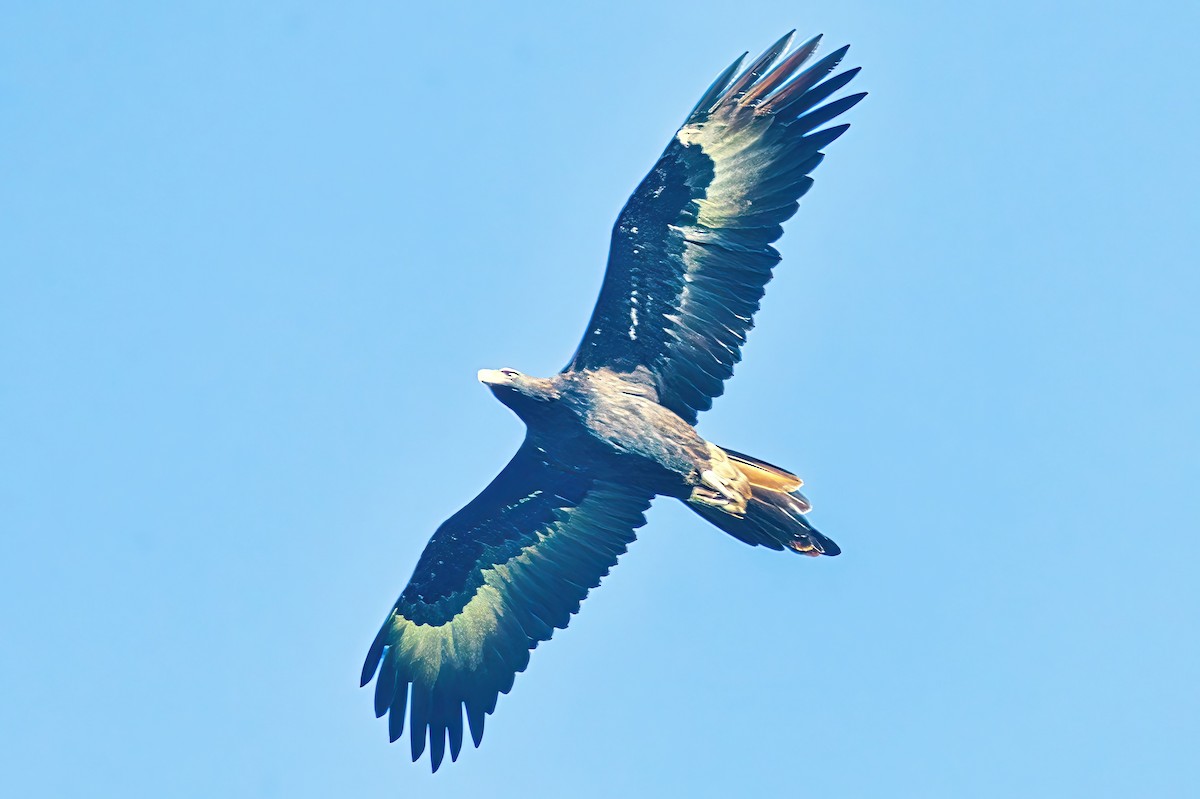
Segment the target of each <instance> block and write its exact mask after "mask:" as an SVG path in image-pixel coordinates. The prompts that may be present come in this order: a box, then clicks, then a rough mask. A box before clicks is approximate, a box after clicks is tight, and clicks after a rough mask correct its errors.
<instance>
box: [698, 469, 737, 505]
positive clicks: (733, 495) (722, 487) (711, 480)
mask: <svg viewBox="0 0 1200 799" xmlns="http://www.w3.org/2000/svg"><path fill="white" fill-rule="evenodd" d="M700 481H701V482H702V483H704V484H705V485H706V486H708V487H709V488H713V489H716V491H717V493H719V494H720V495H721V496H723V497H725V499H726V500H728V501H729V502H737V501H738V500H739V499H741V498H742V497H741V494H739V493H737V492H736V491H734V490H733V489H732V488H730V487H729V483H727V482H726V481H725V480H722V479H721V476H720V475H718V474H717V473H716V472H714V471H713V470H712V469H708V470H706V471H704V472H702V473H701V474H700Z"/></svg>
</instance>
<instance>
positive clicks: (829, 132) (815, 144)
mask: <svg viewBox="0 0 1200 799" xmlns="http://www.w3.org/2000/svg"><path fill="white" fill-rule="evenodd" d="M848 130H850V125H849V123H845V124H841V125H834V126H833V127H832V128H825V129H824V130H818V131H817V132H816V133H810V134H808V135H807V136H805V137H804V141H805V142H807V143H808V149H809V150H813V151H816V150H820V149H821V148H823V147H827V146H829V145H830V144H831V143H832V142H834V141H836V140H837V139H838V137H840V136H841V135H842V134H843V133H845V132H846V131H848Z"/></svg>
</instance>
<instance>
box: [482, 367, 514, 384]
mask: <svg viewBox="0 0 1200 799" xmlns="http://www.w3.org/2000/svg"><path fill="white" fill-rule="evenodd" d="M478 377H479V382H480V383H483V384H484V385H485V386H499V385H503V384H504V383H507V382H508V375H506V374H504V372H501V371H500V370H499V369H480V370H479V375H478Z"/></svg>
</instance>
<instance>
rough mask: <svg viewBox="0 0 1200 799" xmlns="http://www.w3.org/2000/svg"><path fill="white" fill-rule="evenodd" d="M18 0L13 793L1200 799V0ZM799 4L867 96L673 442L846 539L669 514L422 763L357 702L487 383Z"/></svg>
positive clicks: (6, 310)
mask: <svg viewBox="0 0 1200 799" xmlns="http://www.w3.org/2000/svg"><path fill="white" fill-rule="evenodd" d="M10 5H11V7H10V8H8V13H7V14H6V15H5V16H6V20H5V25H4V26H3V32H2V33H0V37H2V39H3V46H0V140H2V142H3V144H2V146H0V375H2V376H3V380H2V384H0V411H2V412H0V437H2V440H3V444H2V445H0V530H2V532H3V553H4V556H3V558H0V597H2V598H3V608H4V621H3V622H2V623H0V624H2V626H0V635H2V636H3V639H4V645H3V646H2V647H0V680H2V682H3V685H4V686H5V690H4V693H3V700H2V702H3V717H4V724H3V725H2V728H0V751H2V752H3V753H4V755H3V757H4V759H5V760H6V761H7V762H5V763H4V766H3V768H0V793H3V794H4V795H8V796H52V797H57V796H93V797H105V796H121V797H128V796H154V797H157V796H172V797H193V796H194V797H212V796H288V797H308V796H312V797H326V796H413V795H422V796H430V795H437V796H441V795H445V796H466V795H488V796H491V797H497V798H498V799H499V798H501V797H510V796H511V797H530V796H548V795H570V796H574V797H611V796H614V795H624V796H658V795H679V796H714V797H716V796H733V795H741V796H764V797H775V796H779V797H785V796H786V797H808V796H811V797H831V796H836V797H876V796H888V797H895V796H921V797H962V796H972V797H1012V796H1047V797H1051V796H1052V797H1061V796H1106V797H1107V796H1158V797H1174V796H1195V795H1197V792H1200V766H1198V765H1197V760H1196V757H1195V751H1194V749H1195V743H1196V741H1197V740H1198V739H1200V688H1198V687H1197V685H1198V683H1200V643H1198V639H1197V634H1196V623H1197V621H1196V620H1197V615H1198V613H1200V581H1198V580H1197V578H1196V562H1197V559H1198V558H1200V543H1198V540H1200V538H1198V536H1197V531H1198V521H1200V507H1198V505H1200V502H1198V500H1197V492H1196V490H1195V485H1196V482H1197V479H1200V462H1198V460H1200V459H1198V456H1197V451H1198V447H1200V422H1198V414H1197V412H1196V409H1197V407H1198V406H1200V385H1198V383H1200V379H1198V377H1197V368H1196V367H1197V343H1198V338H1200V321H1198V319H1200V314H1197V311H1196V307H1197V300H1198V295H1200V292H1198V289H1200V278H1198V277H1197V269H1196V266H1197V244H1198V241H1197V239H1198V234H1197V230H1198V224H1197V223H1198V221H1200V220H1198V217H1197V209H1198V208H1200V197H1198V194H1200V191H1198V189H1197V186H1200V159H1198V158H1197V155H1196V148H1195V142H1196V138H1197V134H1196V131H1197V128H1198V127H1200V111H1198V110H1197V109H1198V107H1200V103H1198V100H1200V98H1198V97H1197V90H1196V88H1195V76H1196V75H1197V72H1198V70H1200V57H1198V56H1197V50H1196V46H1195V41H1194V31H1195V30H1196V29H1197V23H1198V22H1200V14H1198V12H1197V11H1196V9H1195V6H1194V5H1186V4H1182V3H1178V4H1172V3H1153V2H1141V3H1132V2H1111V3H1094V2H1093V3H1084V2H1063V3H1056V4H1050V5H1049V6H1047V4H1042V3H1032V2H1026V1H1025V0H1015V1H1014V2H1009V3H1004V4H995V5H992V6H990V7H984V6H982V5H978V4H964V3H948V2H942V3H937V2H917V3H909V4H895V3H874V2H855V1H850V2H841V3H838V4H836V8H832V7H831V6H830V4H827V3H826V4H820V5H813V4H810V5H805V4H803V3H800V4H796V3H783V2H774V1H773V0H769V1H767V2H750V3H737V4H733V5H730V4H726V3H712V2H688V3H683V2H669V3H668V2H664V3H655V4H647V3H645V2H638V3H632V2H619V1H616V0H610V1H609V2H604V3H578V4H569V5H570V6H571V7H570V8H564V6H565V5H568V4H557V3H556V4H549V3H548V4H544V5H540V4H529V3H526V4H490V5H487V6H483V5H482V4H480V5H477V6H463V5H459V4H453V5H451V4H444V5H443V6H441V7H438V8H435V7H434V6H438V5H439V4H419V5H420V7H419V8H410V7H404V6H402V5H400V4H353V5H352V6H349V7H340V8H338V9H337V10H333V8H332V7H331V6H330V7H321V6H315V5H310V4H270V3H263V4H255V7H254V8H252V9H250V8H246V7H245V6H244V5H243V4H224V5H221V4H189V3H174V4H158V3H146V4H125V5H124V6H123V8H122V9H120V10H115V9H114V8H112V7H103V8H102V7H100V6H93V7H90V8H82V7H78V8H77V7H69V6H67V5H66V4H49V3H44V4H20V5H18V4H10ZM791 27H797V28H799V29H800V33H801V34H802V35H804V34H808V33H815V32H824V33H826V34H827V49H826V51H828V49H830V48H832V47H833V46H836V45H837V44H840V43H843V42H850V43H852V45H853V47H852V50H851V55H850V58H849V60H848V63H849V64H851V65H853V64H858V65H862V66H863V67H864V71H863V73H862V75H861V76H860V77H859V78H858V79H857V80H856V81H855V83H856V84H857V86H858V88H859V89H866V90H869V91H870V92H871V96H870V97H869V98H868V99H867V101H866V102H864V103H863V104H862V105H860V106H858V107H856V108H855V109H854V110H853V111H852V112H851V114H850V118H851V121H852V122H853V123H854V127H853V128H852V130H851V131H850V133H849V134H848V135H846V136H845V137H844V138H843V139H841V140H840V141H838V142H837V143H836V144H835V145H834V146H833V147H831V148H830V154H829V157H828V159H827V160H826V162H825V163H824V164H823V165H822V166H821V168H820V169H819V170H818V172H817V175H816V177H817V185H816V186H815V188H814V190H813V191H812V192H811V193H810V194H809V195H808V196H807V197H806V198H805V200H804V201H803V203H802V206H801V211H800V213H799V214H798V215H797V216H796V217H795V219H793V220H792V222H791V223H789V225H788V226H787V233H786V235H785V237H784V239H783V240H782V242H781V247H780V249H781V251H782V252H783V254H784V262H783V264H782V265H781V266H780V267H779V269H778V271H777V274H778V278H777V280H776V281H775V282H774V283H773V284H772V286H771V290H770V291H769V293H768V296H767V298H766V301H765V304H764V309H763V312H762V313H761V314H760V316H759V324H758V327H757V329H756V330H755V331H754V333H753V334H752V336H751V338H750V344H749V347H748V348H747V350H746V356H747V357H746V360H745V361H744V362H743V363H742V364H741V365H740V367H739V370H738V373H737V375H736V378H735V379H734V380H733V381H732V382H731V384H730V387H729V391H728V393H727V395H726V396H725V397H724V398H723V399H721V400H720V401H719V402H718V403H717V405H716V408H715V409H714V410H713V412H712V413H710V414H707V415H706V416H705V417H704V418H703V420H702V422H701V427H700V430H701V432H702V433H703V434H705V435H706V436H708V437H709V438H711V439H713V440H714V441H716V442H718V443H721V444H726V445H728V446H731V447H734V448H736V449H739V450H743V451H747V452H750V453H752V454H755V455H758V456H761V457H763V458H766V459H768V460H772V461H776V462H779V463H781V464H783V465H785V466H788V467H790V468H792V469H794V470H795V471H797V472H798V473H799V474H801V475H802V476H803V477H804V478H805V479H806V481H807V485H808V488H807V489H806V490H807V493H808V494H809V496H810V497H811V498H812V500H813V502H814V505H815V510H814V512H813V517H812V518H813V520H814V522H815V523H816V524H817V525H818V526H819V527H820V528H821V529H822V530H824V531H826V532H827V533H829V534H830V535H831V536H832V537H833V538H834V539H835V540H837V541H838V542H839V544H841V546H842V547H843V549H844V550H845V554H844V555H843V556H842V557H840V558H837V559H819V560H809V559H805V558H796V557H789V556H786V555H783V554H780V553H773V552H768V551H764V550H761V549H751V548H749V547H745V546H743V545H740V544H738V543H737V542H735V541H733V540H732V539H729V538H728V537H726V536H723V535H721V534H720V533H718V532H717V531H715V530H712V529H707V528H705V527H704V526H703V525H702V524H700V523H699V520H698V519H696V518H695V516H694V515H693V514H691V513H689V512H688V511H687V510H686V509H684V508H682V507H679V506H677V505H675V504H673V503H672V504H668V503H659V504H658V505H656V506H655V508H654V509H653V510H652V511H651V514H650V520H651V523H650V525H649V526H648V527H646V528H645V529H644V530H643V531H642V533H641V535H640V539H639V541H638V542H637V543H636V544H635V545H634V546H633V547H632V549H631V551H630V552H629V554H628V555H626V556H625V558H624V559H623V560H622V562H621V564H620V566H619V567H618V568H617V569H616V570H615V571H614V572H613V574H612V575H611V576H610V577H609V578H608V579H607V580H606V582H605V584H604V585H603V586H602V587H601V588H600V589H599V590H597V591H595V592H593V595H592V596H591V597H590V598H589V599H588V600H587V601H586V602H585V603H584V606H583V611H582V613H581V614H580V615H579V616H578V617H576V619H575V620H574V621H573V623H572V625H571V627H570V629H568V630H566V631H565V632H560V633H559V634H558V635H557V636H556V638H555V640H553V641H551V642H549V643H548V644H545V645H543V646H542V647H541V648H540V649H539V650H538V651H537V652H536V653H535V654H534V657H533V659H532V663H531V666H530V668H529V670H528V672H527V673H526V674H524V675H522V676H520V677H518V679H517V683H516V688H515V690H514V692H513V693H512V694H511V695H510V696H508V697H503V698H502V699H501V702H500V706H499V709H498V712H497V714H496V716H495V717H493V719H492V720H490V721H489V724H488V733H487V738H486V739H485V741H484V744H483V747H482V748H481V749H479V750H469V751H466V752H465V753H464V755H463V757H461V758H460V759H459V762H457V763H453V764H450V763H447V764H446V765H445V766H444V767H443V769H442V770H441V771H440V772H439V773H438V774H436V775H432V776H431V775H430V774H429V770H428V765H427V764H426V763H425V762H422V763H419V764H416V765H414V764H412V763H410V762H409V759H408V755H407V751H406V750H407V746H406V744H399V745H396V746H389V745H388V744H387V742H386V725H385V724H383V723H381V722H377V721H376V720H375V719H374V718H373V715H372V712H371V697H370V692H369V691H364V690H360V689H359V688H358V687H357V677H358V671H359V668H360V666H361V662H362V657H363V655H364V654H365V651H366V648H367V646H368V644H369V643H370V641H371V639H372V637H373V636H374V633H375V631H376V629H377V626H378V624H379V622H380V621H381V620H382V618H383V616H384V614H385V612H386V611H387V609H388V607H389V606H390V604H391V602H392V601H393V600H394V598H395V596H396V595H397V594H398V593H399V591H400V589H401V588H402V587H403V585H404V582H405V581H406V579H407V578H408V575H409V573H410V572H411V569H412V567H413V565H414V563H415V561H416V558H417V555H418V554H419V552H420V550H421V548H422V547H423V545H424V543H425V541H426V540H427V538H428V536H429V534H430V533H431V532H432V531H433V529H434V528H435V527H436V526H437V524H438V523H439V522H440V521H441V520H442V519H444V518H445V517H446V516H448V515H449V514H450V513H451V512H452V511H454V510H455V509H457V508H458V507H459V506H460V505H461V504H463V503H464V502H465V501H466V500H467V499H469V498H470V497H471V496H473V495H474V493H475V492H476V491H477V490H478V489H479V488H481V487H482V486H483V485H484V484H485V483H486V482H487V480H488V479H490V477H491V476H492V475H493V474H494V473H495V472H496V470H497V469H498V468H499V467H500V466H501V465H502V464H503V463H504V462H505V461H506V460H507V458H508V456H509V454H510V453H511V452H512V450H513V449H514V448H515V447H516V445H517V443H518V441H519V440H520V437H521V427H520V423H519V422H518V421H517V420H516V419H515V418H514V417H512V416H511V414H510V413H509V412H508V411H507V410H506V409H504V408H503V407H502V406H500V405H499V404H498V403H496V402H495V401H494V400H493V399H492V398H491V397H490V396H489V395H488V393H487V392H486V391H485V390H483V389H482V388H481V387H480V386H479V385H478V384H477V383H476V382H475V371H476V370H477V369H479V368H480V367H499V366H510V365H511V366H515V367H517V368H520V369H522V370H524V371H526V372H529V373H533V374H545V373H550V372H553V371H554V370H556V369H558V368H559V367H560V366H561V365H562V364H563V363H565V362H566V360H567V358H568V356H569V355H570V353H571V352H572V350H573V349H574V346H575V344H576V342H577V340H578V338H579V336H580V334H581V332H582V329H583V324H584V322H585V320H586V318H587V315H588V313H589V312H590V310H591V306H592V303H593V301H594V298H595V292H596V290H597V288H598V286H599V282H600V279H601V275H602V268H603V264H604V258H605V252H606V247H607V238H608V233H609V229H610V227H611V224H612V221H613V219H614V218H615V215H616V213H617V211H618V209H619V208H620V206H621V204H622V203H623V202H624V200H625V198H626V196H627V195H628V193H629V192H630V191H631V190H632V188H633V187H634V186H635V185H636V183H637V181H638V180H639V179H640V178H641V176H642V175H643V174H644V172H645V171H646V169H647V168H648V167H649V166H650V165H651V164H652V163H653V161H654V159H655V158H656V157H657V155H658V153H659V151H660V150H661V148H662V147H663V146H664V145H665V143H666V142H667V140H668V138H669V136H670V135H671V133H672V132H673V130H674V128H675V126H676V125H677V124H678V123H679V122H680V121H681V120H682V118H683V116H684V115H685V114H686V113H687V111H688V110H689V109H690V108H691V106H692V104H693V103H694V102H695V100H696V99H697V97H698V96H699V94H700V92H702V91H703V89H704V88H705V87H706V86H707V85H708V83H709V81H710V80H711V79H712V78H713V77H714V76H715V75H716V73H717V72H719V71H720V70H721V69H722V68H723V67H724V66H725V65H726V64H727V63H728V62H729V61H730V60H732V58H733V57H734V56H735V55H737V53H739V52H741V51H742V50H743V49H750V50H759V49H761V48H763V47H765V46H766V45H768V44H769V43H770V42H771V41H773V40H774V39H775V38H776V37H777V36H778V35H779V34H780V33H782V32H783V31H785V30H787V29H789V28H791Z"/></svg>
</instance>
